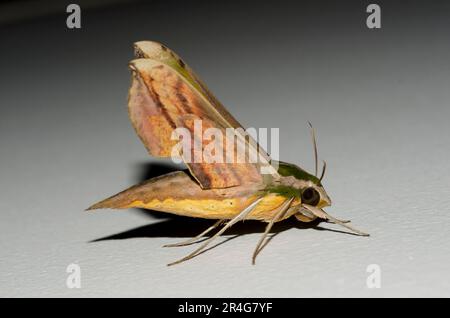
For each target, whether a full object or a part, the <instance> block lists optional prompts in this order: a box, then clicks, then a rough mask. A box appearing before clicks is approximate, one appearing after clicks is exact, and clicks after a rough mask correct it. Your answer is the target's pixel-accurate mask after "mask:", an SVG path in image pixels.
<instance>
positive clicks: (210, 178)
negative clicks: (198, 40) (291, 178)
mask: <svg viewBox="0 0 450 318" xmlns="http://www.w3.org/2000/svg"><path fill="white" fill-rule="evenodd" d="M131 69H132V70H133V72H134V74H133V85H132V88H131V91H130V99H129V111H130V117H131V121H132V123H133V125H134V127H135V129H136V132H137V133H138V135H139V136H140V138H141V140H142V141H143V143H144V144H145V145H146V147H147V149H148V150H149V152H150V153H151V154H152V155H157V156H170V154H171V153H172V152H173V147H174V145H175V144H176V143H177V140H172V139H171V138H172V133H173V131H174V129H175V128H178V127H184V128H187V129H188V130H189V131H190V132H191V138H193V142H195V141H196V140H197V141H198V142H200V143H201V144H202V146H201V149H202V150H203V149H204V147H205V141H204V140H203V138H202V135H201V133H202V132H203V131H205V130H206V129H207V128H218V129H220V130H221V131H222V133H223V136H225V135H226V132H225V128H226V127H230V126H229V124H228V123H227V121H226V120H225V119H224V118H223V117H222V116H220V115H219V114H218V113H217V112H215V111H214V108H211V104H210V103H209V102H208V100H207V99H206V98H205V97H204V96H203V95H202V94H201V93H200V92H198V91H197V90H196V89H195V88H194V87H193V86H192V85H191V84H190V83H189V82H188V81H186V80H185V79H184V78H183V77H181V76H180V75H179V74H178V73H177V72H176V71H175V70H173V69H172V68H171V67H170V66H167V65H165V64H161V63H159V62H157V61H154V60H150V59H138V60H134V61H132V62H131ZM136 94H137V96H135V95H136ZM194 120H200V121H201V122H202V126H203V130H201V131H200V134H199V133H197V134H195V132H194V127H193V122H194ZM224 140H225V138H224ZM224 149H225V148H223V150H224ZM192 151H193V150H192ZM234 152H235V153H237V150H235V151H234ZM224 153H225V152H224ZM192 158H193V157H191V159H192ZM183 159H185V162H186V164H187V166H188V167H189V170H190V171H191V173H192V174H193V176H194V177H195V178H196V179H197V181H198V182H199V183H200V185H201V186H202V188H204V189H210V188H227V187H234V186H237V185H242V184H245V183H261V182H262V176H261V175H260V173H259V171H258V167H257V166H256V165H255V164H252V163H217V162H216V163H210V162H211V161H207V160H204V159H203V158H201V160H200V161H201V162H199V161H197V160H191V161H189V160H186V154H184V156H183Z"/></svg>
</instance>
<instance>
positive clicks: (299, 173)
mask: <svg viewBox="0 0 450 318" xmlns="http://www.w3.org/2000/svg"><path fill="white" fill-rule="evenodd" d="M278 164H279V166H278V173H279V174H280V176H281V177H290V176H292V177H294V178H295V179H297V180H300V181H305V182H308V181H311V182H313V183H314V184H316V185H318V186H321V184H320V180H319V178H317V177H315V176H314V175H312V174H310V173H308V172H306V171H305V170H303V169H302V168H300V167H298V166H296V165H294V164H291V163H287V162H281V161H280V162H279V163H278ZM266 190H267V191H268V192H269V193H278V194H281V195H284V196H286V197H297V198H300V197H301V192H302V189H301V188H298V187H294V186H289V185H284V184H280V183H276V182H275V183H272V184H270V185H269V186H268V187H267V188H266Z"/></svg>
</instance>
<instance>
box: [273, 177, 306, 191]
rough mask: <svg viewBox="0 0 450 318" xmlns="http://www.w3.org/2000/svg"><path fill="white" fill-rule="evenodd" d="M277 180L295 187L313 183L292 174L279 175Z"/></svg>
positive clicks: (299, 187)
mask: <svg viewBox="0 0 450 318" xmlns="http://www.w3.org/2000/svg"><path fill="white" fill-rule="evenodd" d="M278 182H279V183H280V184H281V185H283V186H287V187H293V188H295V189H304V188H307V187H311V186H313V185H314V183H313V182H312V181H309V180H300V179H297V178H296V177H294V176H287V177H283V176H281V177H280V179H279V180H278Z"/></svg>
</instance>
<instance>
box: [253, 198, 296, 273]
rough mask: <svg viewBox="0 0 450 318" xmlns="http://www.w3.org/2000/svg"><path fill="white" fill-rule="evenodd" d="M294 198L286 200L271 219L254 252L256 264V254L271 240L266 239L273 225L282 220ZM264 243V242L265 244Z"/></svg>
mask: <svg viewBox="0 0 450 318" xmlns="http://www.w3.org/2000/svg"><path fill="white" fill-rule="evenodd" d="M293 200H294V198H293V197H292V198H290V199H289V200H286V201H285V202H284V203H283V204H282V205H281V207H280V210H279V211H278V212H277V213H276V214H275V216H274V217H273V218H272V220H270V222H269V224H267V226H266V230H265V231H264V234H263V235H262V236H261V239H260V240H259V242H258V244H256V248H255V251H254V252H253V257H252V264H253V265H255V261H256V256H258V254H259V253H260V252H261V251H262V249H263V248H264V247H265V246H266V245H267V243H268V242H269V241H266V237H267V235H268V234H269V232H270V230H271V229H272V226H273V225H274V223H275V222H277V221H278V220H281V219H282V218H283V217H284V216H285V215H286V213H287V211H288V210H289V207H290V206H291V203H292V201H293ZM263 243H264V244H263Z"/></svg>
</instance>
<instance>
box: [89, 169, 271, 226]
mask: <svg viewBox="0 0 450 318" xmlns="http://www.w3.org/2000/svg"><path fill="white" fill-rule="evenodd" d="M257 192H258V189H257V188H256V187H254V186H252V185H245V186H239V187H233V188H228V189H211V190H203V189H202V188H201V187H200V185H199V184H198V183H197V182H196V181H194V180H193V179H192V178H191V177H190V176H189V175H188V174H187V173H185V172H183V171H177V172H172V173H169V174H166V175H163V176H160V177H156V178H153V179H150V180H147V181H145V182H143V183H140V184H137V185H135V186H132V187H130V188H128V189H126V190H124V191H122V192H119V193H117V194H115V195H113V196H111V197H109V198H107V199H105V200H102V201H100V202H98V203H96V204H94V205H92V206H91V207H89V208H88V209H87V210H94V209H127V208H144V209H150V210H156V211H161V212H168V213H174V214H178V215H183V216H189V217H200V218H206V219H231V218H233V217H234V216H235V215H237V214H238V213H240V212H241V210H242V209H244V208H245V207H246V206H247V205H249V204H251V203H252V202H253V201H254V200H256V199H257V198H258V196H257ZM272 202H273V203H272ZM270 203H272V205H273V204H275V203H276V202H275V201H274V200H271V201H267V203H266V205H265V206H264V208H266V209H267V208H268V207H269V206H270Z"/></svg>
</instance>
